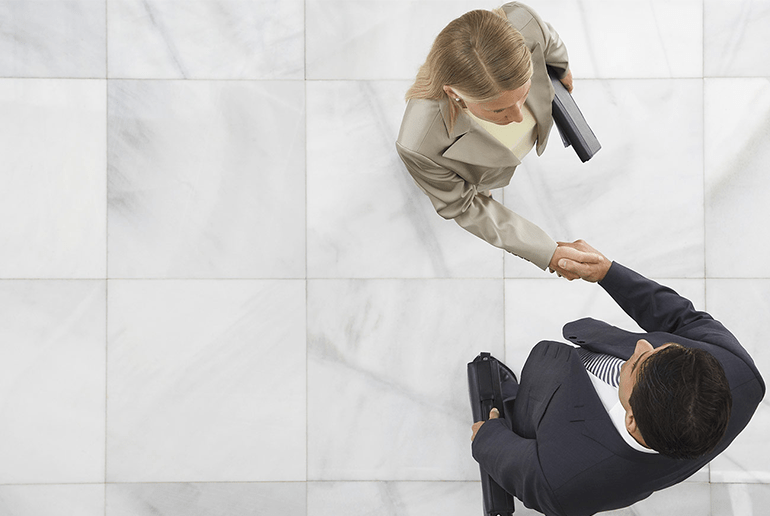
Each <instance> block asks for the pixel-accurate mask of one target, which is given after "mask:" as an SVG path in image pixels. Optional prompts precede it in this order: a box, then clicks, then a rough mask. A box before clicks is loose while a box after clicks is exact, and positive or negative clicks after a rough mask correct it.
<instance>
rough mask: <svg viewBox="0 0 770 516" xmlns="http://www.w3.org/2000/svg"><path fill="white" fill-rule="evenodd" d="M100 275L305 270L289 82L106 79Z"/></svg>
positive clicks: (290, 273) (300, 172)
mask: <svg viewBox="0 0 770 516" xmlns="http://www.w3.org/2000/svg"><path fill="white" fill-rule="evenodd" d="M109 100H110V107H109V109H110V116H109V138H110V147H109V149H110V151H109V169H108V179H109V271H110V277H112V278H201V277H203V278H274V277H280V278H286V277H288V278H298V277H304V274H305V263H304V262H305V251H304V238H305V208H304V201H305V194H304V164H305V156H304V148H305V143H304V132H305V131H304V87H303V84H302V83H301V82H264V83H254V82H230V81H225V82H222V81H220V82H214V81H194V82H193V81H188V82H184V81H111V82H110V99H109Z"/></svg>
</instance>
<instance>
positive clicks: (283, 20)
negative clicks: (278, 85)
mask: <svg viewBox="0 0 770 516" xmlns="http://www.w3.org/2000/svg"><path fill="white" fill-rule="evenodd" d="M107 8H108V9H107V16H108V20H109V22H108V24H107V37H108V39H109V69H108V72H109V76H110V77H114V78H131V79H149V78H154V79H160V78H163V79H302V78H303V75H304V74H303V68H304V35H303V28H304V21H305V20H304V12H303V2H302V1H301V0H256V1H255V0H184V1H179V0H176V1H175V0H107Z"/></svg>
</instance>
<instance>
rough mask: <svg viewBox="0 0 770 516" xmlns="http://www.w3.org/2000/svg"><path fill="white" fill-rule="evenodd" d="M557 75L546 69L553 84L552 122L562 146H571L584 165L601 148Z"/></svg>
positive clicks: (553, 69)
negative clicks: (559, 136) (554, 124)
mask: <svg viewBox="0 0 770 516" xmlns="http://www.w3.org/2000/svg"><path fill="white" fill-rule="evenodd" d="M559 74H560V72H559V71H557V70H556V69H555V68H552V67H550V66H549V67H548V75H550V76H551V84H553V90H554V93H555V95H554V97H553V104H552V106H551V113H552V114H553V120H554V122H556V127H557V128H558V130H559V134H560V135H561V140H562V142H564V146H565V147H569V146H570V145H572V148H573V149H575V152H577V155H578V157H579V158H580V161H582V162H583V163H585V162H586V161H588V160H589V159H591V158H592V157H593V156H594V154H596V153H597V152H599V149H601V148H602V146H601V144H600V143H599V140H597V139H596V135H595V134H594V132H593V131H592V130H591V128H590V127H589V126H588V122H586V119H585V117H584V116H583V113H581V112H580V108H578V105H577V104H576V103H575V99H573V98H572V95H570V93H569V91H567V88H565V87H564V85H563V84H562V83H561V81H560V80H559V78H558V75H559Z"/></svg>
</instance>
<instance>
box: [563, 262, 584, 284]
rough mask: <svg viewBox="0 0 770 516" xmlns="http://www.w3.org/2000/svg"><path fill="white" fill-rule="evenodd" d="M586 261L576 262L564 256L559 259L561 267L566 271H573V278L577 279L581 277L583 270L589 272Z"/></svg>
mask: <svg viewBox="0 0 770 516" xmlns="http://www.w3.org/2000/svg"><path fill="white" fill-rule="evenodd" d="M585 263H586V262H576V261H574V260H570V259H568V258H562V259H561V260H559V267H561V268H562V269H563V270H564V271H566V272H570V273H572V274H570V275H571V276H574V277H573V278H572V279H575V278H578V277H580V273H581V272H588V270H587V268H588V267H587V266H586V265H585Z"/></svg>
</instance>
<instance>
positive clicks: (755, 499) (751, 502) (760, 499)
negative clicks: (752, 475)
mask: <svg viewBox="0 0 770 516" xmlns="http://www.w3.org/2000/svg"><path fill="white" fill-rule="evenodd" d="M768 505H770V486H769V485H767V484H761V485H758V484H712V485H711V507H712V508H711V514H713V515H715V516H716V515H719V516H761V515H762V514H765V513H766V512H767V507H768Z"/></svg>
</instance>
